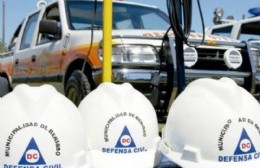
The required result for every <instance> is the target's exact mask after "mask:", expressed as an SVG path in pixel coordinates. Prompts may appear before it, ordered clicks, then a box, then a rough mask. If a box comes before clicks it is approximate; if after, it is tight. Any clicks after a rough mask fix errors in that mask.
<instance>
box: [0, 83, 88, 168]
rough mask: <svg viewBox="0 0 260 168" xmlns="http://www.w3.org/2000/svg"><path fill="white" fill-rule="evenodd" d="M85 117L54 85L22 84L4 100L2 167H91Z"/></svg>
mask: <svg viewBox="0 0 260 168" xmlns="http://www.w3.org/2000/svg"><path fill="white" fill-rule="evenodd" d="M85 138H86V137H85V132H84V127H83V118H82V116H81V115H80V112H79V111H78V109H77V107H76V106H75V105H74V104H73V103H72V102H70V101H69V100H68V99H67V98H66V97H65V96H63V95H62V94H60V93H58V92H57V91H56V90H55V89H54V88H53V87H52V86H50V85H43V86H41V87H30V86H28V85H25V84H22V85H18V86H17V87H16V88H15V89H14V91H13V92H11V93H9V94H8V95H6V96H5V97H3V98H2V100H1V101H0V151H1V154H0V167H5V168H6V167H8V168H11V167H12V168H14V167H17V168H18V167H30V168H36V167H39V168H40V167H42V168H43V167H44V168H45V167H46V168H47V167H55V168H83V167H87V166H88V165H87V157H86V156H87V155H86V145H85Z"/></svg>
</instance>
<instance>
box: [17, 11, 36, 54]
mask: <svg viewBox="0 0 260 168" xmlns="http://www.w3.org/2000/svg"><path fill="white" fill-rule="evenodd" d="M38 17H39V12H37V13H35V14H34V15H32V16H30V17H29V18H28V21H27V24H26V26H25V29H24V33H23V37H22V42H21V46H20V49H21V50H23V49H26V48H29V47H30V45H31V42H32V38H33V33H34V30H35V27H36V23H37V20H38Z"/></svg>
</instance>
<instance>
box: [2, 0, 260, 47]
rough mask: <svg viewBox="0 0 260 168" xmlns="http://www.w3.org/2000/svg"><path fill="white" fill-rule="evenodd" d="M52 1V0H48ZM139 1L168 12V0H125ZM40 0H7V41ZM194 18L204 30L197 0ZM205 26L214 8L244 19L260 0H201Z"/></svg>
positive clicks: (198, 29)
mask: <svg viewBox="0 0 260 168" xmlns="http://www.w3.org/2000/svg"><path fill="white" fill-rule="evenodd" d="M2 1H3V0H0V2H1V7H0V8H1V10H0V23H1V24H0V25H1V26H0V39H2V37H3V36H2V16H3V15H2V13H3V12H2V11H3V10H2ZM46 1H47V2H50V1H51V0H46ZM124 1H132V2H139V3H145V4H151V5H156V6H158V7H159V8H160V9H162V10H163V11H165V12H166V13H167V9H166V0H124ZM37 2H38V0H5V4H6V28H5V32H6V34H5V39H6V40H5V41H6V43H7V44H8V43H9V41H10V39H11V37H12V34H13V33H14V31H15V30H16V28H17V26H18V24H19V23H20V22H21V21H22V20H23V18H24V17H25V16H26V15H27V14H29V13H31V12H32V11H33V10H35V9H36V3H37ZM192 2H193V20H192V29H193V30H195V31H196V32H202V26H201V19H200V17H199V12H198V6H197V0H193V1H192ZM200 3H201V7H202V12H203V17H204V21H205V26H206V27H207V26H210V25H213V21H212V20H213V17H214V14H213V12H214V9H215V8H216V7H221V8H223V9H224V18H226V17H227V16H229V15H232V16H234V18H235V19H242V16H243V15H245V16H246V17H249V16H250V14H249V13H248V10H249V9H250V8H253V7H260V0H200Z"/></svg>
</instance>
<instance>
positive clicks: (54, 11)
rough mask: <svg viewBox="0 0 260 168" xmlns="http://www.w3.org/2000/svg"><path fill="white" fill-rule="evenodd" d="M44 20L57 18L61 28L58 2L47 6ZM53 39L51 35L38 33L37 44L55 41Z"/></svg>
mask: <svg viewBox="0 0 260 168" xmlns="http://www.w3.org/2000/svg"><path fill="white" fill-rule="evenodd" d="M42 20H55V21H57V22H58V25H59V26H60V28H61V23H60V13H59V8H58V4H54V5H52V6H50V7H48V8H46V10H45V13H44V15H43V18H42ZM60 32H61V31H60ZM53 39H54V38H52V37H50V36H49V35H46V34H41V33H38V40H37V44H44V43H48V42H51V41H53Z"/></svg>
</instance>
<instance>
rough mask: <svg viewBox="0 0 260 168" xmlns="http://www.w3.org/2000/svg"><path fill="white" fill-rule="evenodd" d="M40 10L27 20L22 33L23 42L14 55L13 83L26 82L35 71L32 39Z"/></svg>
mask: <svg viewBox="0 0 260 168" xmlns="http://www.w3.org/2000/svg"><path fill="white" fill-rule="evenodd" d="M38 17H39V12H36V13H34V14H32V15H30V16H29V17H28V19H27V21H26V25H25V28H24V30H23V33H22V37H21V42H20V45H19V46H18V47H19V48H18V50H17V52H16V54H15V55H14V70H13V72H14V73H13V83H14V84H15V83H26V82H28V77H29V76H30V75H31V72H32V71H34V69H32V66H31V57H32V52H31V51H32V44H33V43H32V41H33V36H34V33H35V28H36V25H37V20H38Z"/></svg>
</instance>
